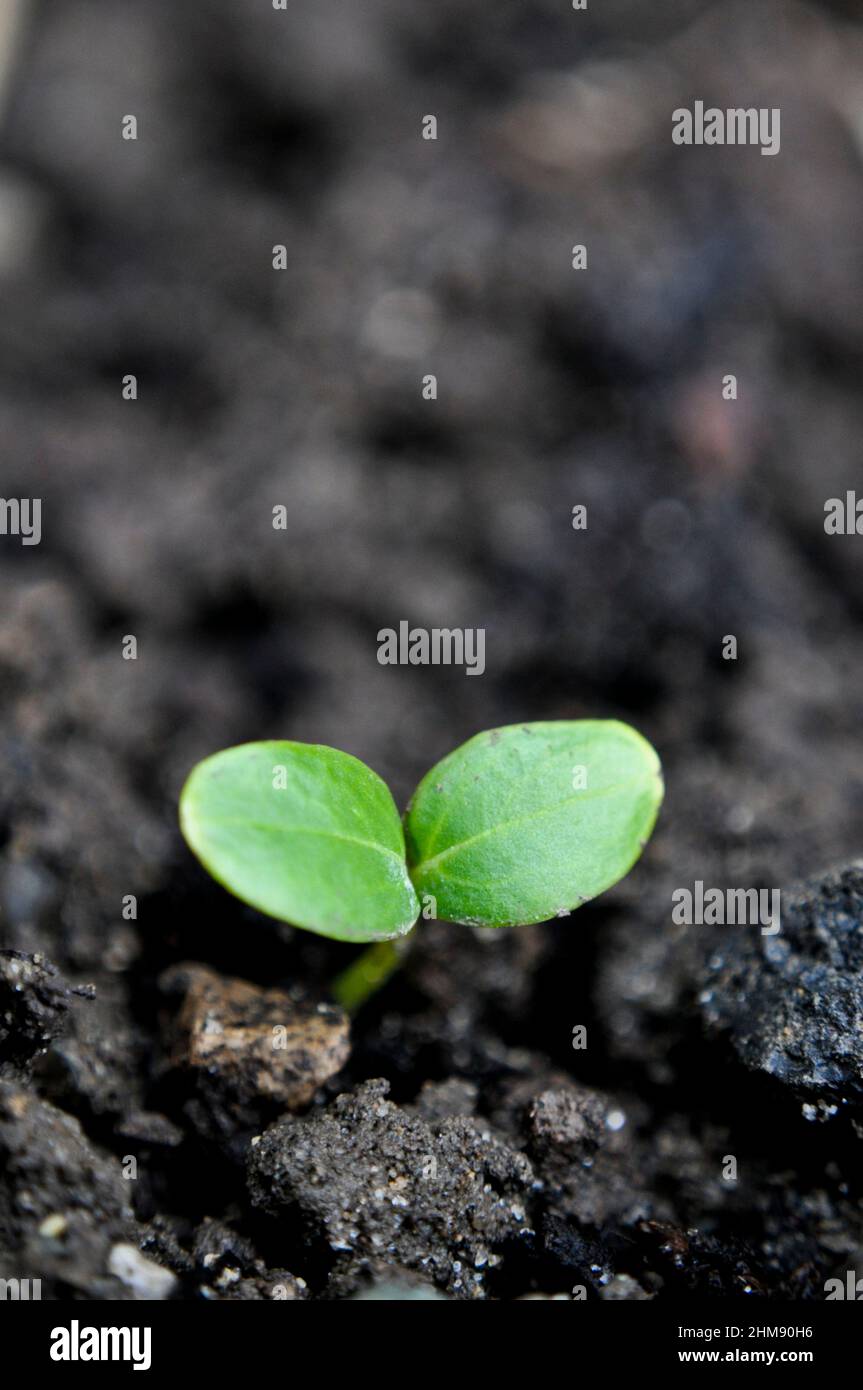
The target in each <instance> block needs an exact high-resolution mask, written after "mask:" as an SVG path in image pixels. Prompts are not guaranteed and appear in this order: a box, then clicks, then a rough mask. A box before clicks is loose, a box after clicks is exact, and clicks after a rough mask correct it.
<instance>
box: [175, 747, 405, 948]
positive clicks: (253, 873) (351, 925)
mask: <svg viewBox="0 0 863 1390" xmlns="http://www.w3.org/2000/svg"><path fill="white" fill-rule="evenodd" d="M180 826H181V829H182V831H183V835H184V836H185V838H186V841H187V843H188V844H189V847H190V848H191V849H192V850H193V851H194V853H195V854H196V855H197V856H198V858H199V859H200V860H201V862H202V863H203V865H204V867H205V868H206V869H208V870H209V872H210V873H211V874H212V875H213V877H214V878H215V879H216V880H217V881H218V882H219V883H221V884H222V885H223V886H224V887H225V888H227V889H229V891H230V892H232V893H234V894H235V895H236V896H237V897H238V898H242V899H243V901H244V902H247V903H250V904H251V906H252V907H256V908H257V909H258V910H259V911H260V912H265V913H267V914H268V915H269V916H270V917H278V918H280V919H282V920H283V921H286V922H291V923H293V924H294V925H295V926H297V927H305V928H307V929H308V930H309V931H315V932H320V933H321V934H322V935H324V936H329V937H334V938H335V939H336V940H341V941H387V940H390V939H391V938H393V937H397V936H403V935H404V934H405V933H406V932H408V931H409V930H410V928H411V927H412V926H413V923H414V922H415V921H416V918H417V914H418V912H419V904H418V902H417V897H416V893H415V892H414V889H413V886H412V884H411V881H410V878H409V876H408V872H407V865H406V863H405V846H404V832H403V829H402V824H401V821H400V819H399V814H398V811H397V809H396V805H395V802H394V801H393V798H392V795H391V793H390V791H389V788H388V787H387V785H386V783H385V782H383V781H382V780H381V779H380V777H378V775H377V774H376V773H374V772H372V770H371V768H368V767H366V765H365V763H362V762H360V761H359V759H358V758H354V757H351V755H350V754H349V753H342V752H339V750H338V749H336V748H325V747H323V746H321V745H318V744H307V743H289V742H284V741H274V742H264V743H245V744H241V745H240V746H239V747H237V748H227V749H225V750H224V751H223V752H221V753H214V754H213V755H212V757H209V758H205V759H204V761H203V762H201V763H198V765H197V767H195V768H194V769H193V771H192V772H191V774H190V776H189V779H188V781H187V782H186V785H185V787H184V788H183V791H182V794H181V797H180Z"/></svg>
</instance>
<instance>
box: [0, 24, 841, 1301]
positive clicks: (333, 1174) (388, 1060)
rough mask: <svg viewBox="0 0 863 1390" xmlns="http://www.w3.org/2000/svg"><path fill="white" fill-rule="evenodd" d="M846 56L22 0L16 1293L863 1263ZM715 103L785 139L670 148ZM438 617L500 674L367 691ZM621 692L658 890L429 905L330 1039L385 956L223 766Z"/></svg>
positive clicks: (7, 143)
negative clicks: (703, 107) (831, 502)
mask: <svg viewBox="0 0 863 1390" xmlns="http://www.w3.org/2000/svg"><path fill="white" fill-rule="evenodd" d="M861 70H863V27H861V20H860V14H859V11H858V9H857V7H856V6H854V5H851V4H849V5H843V4H839V3H834V4H815V3H809V4H796V3H791V0H781V2H780V0H776V3H774V0H759V3H758V4H757V5H755V4H752V3H751V0H739V3H725V2H724V0H723V2H722V3H720V0H714V2H713V3H708V2H707V0H673V3H668V4H666V3H663V4H661V5H659V4H657V5H648V4H646V3H644V0H638V3H635V0H614V3H608V4H603V5H598V4H597V5H591V6H590V10H589V12H588V13H587V14H575V13H573V12H572V11H571V10H570V9H569V7H568V6H567V5H566V4H565V3H561V0H507V2H506V3H496V4H494V5H489V3H487V0H437V3H436V4H434V5H429V4H424V3H419V0H351V3H350V4H345V3H339V2H338V0H293V3H292V4H291V5H290V7H289V11H288V12H286V13H281V12H276V11H273V10H272V8H271V7H270V6H269V5H268V4H265V3H259V4H257V3H251V0H249V2H248V3H243V4H240V5H238V4H237V3H236V0H210V2H209V3H208V4H207V5H200V6H199V5H192V4H189V5H178V4H177V3H176V0H147V4H146V5H142V4H140V3H138V2H137V0H63V3H62V4H50V3H45V4H39V3H35V4H34V5H33V13H32V22H31V24H30V25H29V27H28V28H27V29H26V31H25V33H24V35H23V39H22V47H21V51H20V53H19V56H18V61H17V64H16V66H15V68H14V70H13V73H12V77H11V87H10V92H9V99H8V105H7V111H6V115H5V120H4V124H3V128H2V145H0V158H2V163H0V275H2V278H3V286H2V287H3V299H4V309H3V313H2V315H0V362H2V392H0V426H2V435H3V438H4V441H5V443H4V447H3V455H2V463H0V472H2V493H3V496H4V497H7V498H9V497H22V496H26V497H40V498H41V499H42V540H41V544H39V545H38V546H32V547H25V546H22V545H21V544H20V542H19V539H18V538H17V537H15V536H11V535H7V536H0V582H2V592H3V602H2V604H0V699H2V707H3V718H2V732H0V768H2V776H0V909H2V915H0V929H2V946H3V947H4V954H3V955H2V956H0V1168H2V1174H0V1277H10V1278H25V1277H34V1278H41V1279H42V1281H43V1297H56V1298H61V1299H62V1298H77V1299H92V1298H104V1297H108V1298H134V1297H138V1298H140V1297H149V1298H153V1297H176V1298H200V1297H205V1298H210V1299H252V1298H316V1299H317V1298H347V1297H353V1296H356V1295H358V1294H361V1295H363V1296H368V1295H369V1294H372V1295H374V1294H380V1292H381V1286H382V1285H383V1291H384V1292H385V1293H386V1292H390V1293H392V1290H393V1287H394V1286H395V1287H397V1288H398V1289H399V1290H400V1291H401V1296H405V1297H409V1296H412V1297H417V1296H427V1297H433V1296H435V1293H434V1291H436V1292H437V1295H438V1296H449V1297H453V1296H454V1297H458V1298H498V1299H515V1298H522V1297H528V1296H537V1295H540V1296H546V1297H550V1296H553V1295H558V1296H570V1295H571V1292H572V1290H573V1289H574V1288H576V1287H577V1286H580V1287H581V1288H583V1289H584V1290H585V1291H586V1294H587V1296H588V1297H589V1298H595V1297H602V1298H645V1297H650V1298H655V1299H658V1300H660V1299H661V1300H673V1299H677V1298H683V1297H687V1296H691V1295H693V1294H703V1293H708V1294H714V1295H718V1296H723V1295H730V1294H734V1293H740V1292H742V1291H747V1292H748V1293H750V1294H751V1295H752V1296H753V1297H756V1298H761V1297H774V1298H781V1297H784V1298H792V1299H807V1298H821V1297H823V1289H824V1282H825V1280H826V1279H828V1278H830V1277H832V1276H834V1275H843V1274H844V1271H845V1270H846V1269H848V1268H856V1269H857V1270H860V1269H863V1206H861V1198H863V1183H861V1176H860V1174H861V1163H860V1156H861V1149H860V1143H861V1140H860V1137H859V1135H860V1133H861V1132H863V1130H861V1126H863V1024H861V1019H863V983H861V981H863V945H861V942H863V894H861V884H860V869H859V867H854V862H855V861H857V860H859V857H860V856H861V853H863V747H861V741H860V727H861V691H863V651H861V646H860V640H859V638H860V624H861V617H863V567H861V548H860V547H861V544H863V542H861V540H860V538H859V537H857V536H848V537H845V536H830V535H827V534H825V530H824V524H823V523H824V503H825V501H826V500H827V499H828V498H830V497H834V496H839V497H844V495H845V492H846V490H847V489H853V488H854V487H855V486H857V487H860V486H861V484H860V478H861V471H860V440H861V438H863V398H861V395H860V390H859V382H860V375H861V368H863V313H861V308H863V300H861V292H860V286H861V284H863V240H861V236H860V227H861V226H863V177H861V158H863V146H861V126H860V119H859V110H858V108H859V91H860V80H861ZM696 99H704V100H706V101H708V102H713V103H715V104H716V105H719V106H721V107H726V106H738V105H747V104H750V103H755V104H756V105H759V106H760V105H764V106H768V107H780V108H781V111H782V148H781V152H780V153H779V155H777V156H775V157H772V158H763V157H761V155H760V153H759V152H758V150H757V149H747V148H710V149H708V148H704V147H702V148H691V149H686V148H681V147H678V146H674V145H673V144H672V142H671V138H670V127H671V121H670V113H671V111H672V110H673V109H674V108H675V107H677V106H681V105H691V103H692V102H693V101H694V100H696ZM427 112H429V113H436V114H437V116H438V119H439V123H440V131H439V139H438V141H437V143H432V142H424V141H422V140H421V138H420V125H421V118H422V116H423V114H425V113H427ZM126 113H134V114H136V115H137V117H138V120H139V139H138V140H137V142H126V141H123V140H122V139H121V137H120V123H121V120H122V118H123V116H124V115H125V114H126ZM277 243H283V244H285V245H286V246H287V248H288V268H287V270H285V271H284V272H278V273H277V272H275V271H274V270H273V268H272V248H273V246H274V244H277ZM574 243H584V244H586V245H587V246H588V249H589V269H588V270H587V272H580V273H576V272H574V271H573V270H572V269H571V265H570V262H571V255H572V252H571V248H572V246H573V244H574ZM428 372H434V373H436V374H437V375H438V380H439V399H438V400H437V401H436V402H428V401H424V400H423V399H422V397H421V393H420V385H421V380H422V377H423V376H424V375H425V374H426V373H428ZM728 372H733V373H735V374H736V375H737V376H738V381H739V399H738V400H737V401H736V402H733V403H732V402H726V401H723V399H722V378H723V376H724V375H725V374H726V373H728ZM127 373H135V374H136V375H137V376H138V380H139V399H138V400H137V401H134V402H130V401H124V400H123V399H122V397H121V382H122V378H123V376H124V375H125V374H127ZM578 503H582V504H585V505H587V507H588V515H589V522H588V528H587V530H586V531H583V532H576V531H573V529H572V527H571V513H572V508H573V506H575V505H576V504H578ZM278 505H284V506H286V507H287V514H288V523H287V529H286V530H275V529H274V528H273V526H272V514H273V508H274V507H275V506H278ZM402 618H405V619H408V620H409V621H410V622H412V623H414V624H417V625H420V626H426V627H431V626H444V627H457V626H466V627H484V628H485V629H486V633H487V639H486V641H487V653H486V663H487V665H486V672H485V674H484V675H483V676H482V677H481V678H479V677H478V678H468V677H466V676H465V673H464V672H463V671H461V670H458V669H447V668H437V667H428V668H419V667H382V666H380V665H379V664H378V663H377V660H376V652H377V632H378V630H379V629H381V628H382V627H387V626H393V625H397V624H398V622H399V620H400V619H402ZM129 634H131V635H135V636H136V637H137V640H138V657H137V660H134V661H126V660H124V659H123V658H122V641H123V638H124V637H125V636H126V635H129ZM729 634H732V635H734V636H736V637H737V640H738V659H737V660H736V661H726V660H723V658H722V646H723V639H724V638H725V637H726V636H727V635H729ZM583 716H589V717H605V716H608V717H618V718H623V719H626V720H629V721H631V722H632V723H634V724H635V725H636V726H637V727H638V728H639V729H640V730H642V731H643V732H644V733H645V735H646V736H647V737H649V738H650V739H651V741H652V742H653V743H654V744H655V745H656V747H657V748H658V750H659V751H660V754H661V756H662V760H663V764H664V768H665V776H666V784H667V798H666V802H665V806H664V809H663V812H662V815H661V817H660V821H659V824H658V827H657V830H656V833H655V835H654V838H653V840H652V842H651V844H650V846H649V848H648V851H647V853H646V855H645V857H644V858H643V860H642V861H641V863H640V864H639V865H638V866H637V868H636V870H635V871H634V872H633V873H632V874H631V875H630V877H629V878H627V879H626V880H625V881H624V882H623V883H622V884H621V885H619V887H618V888H617V889H615V890H614V891H613V892H612V893H610V894H608V895H607V896H606V897H603V898H602V899H601V900H599V901H598V902H596V903H594V904H591V905H589V906H587V907H585V908H583V909H581V910H580V911H579V912H578V913H577V914H575V915H574V916H573V917H572V918H570V919H567V920H561V921H555V922H552V923H548V924H545V925H542V926H539V927H530V928H524V929H518V930H513V931H508V932H499V933H494V932H482V931H479V930H472V929H469V928H465V927H459V926H451V925H447V924H444V923H435V924H427V923H423V924H421V927H420V929H419V931H418V933H417V938H416V944H415V948H414V951H413V954H412V955H411V957H410V958H409V961H408V963H407V965H406V967H405V970H404V971H403V973H402V975H401V976H400V977H399V978H397V979H394V980H393V981H392V982H391V983H390V984H389V985H388V986H387V987H386V989H385V990H384V991H383V992H382V993H381V994H380V995H379V996H378V998H377V999H376V1000H375V1001H374V1002H373V1003H372V1004H370V1005H369V1006H368V1007H367V1008H366V1009H365V1010H364V1011H363V1012H362V1013H361V1014H360V1015H359V1017H358V1018H357V1019H356V1020H355V1021H354V1022H353V1024H352V1027H351V1033H350V1043H349V1044H348V1042H347V1040H346V1024H345V1021H344V1019H343V1018H342V1017H341V1015H340V1014H339V1013H338V1011H337V1010H335V1009H334V1008H333V1007H332V1006H331V1005H329V1004H328V1002H327V982H328V981H329V980H330V979H332V977H333V976H334V975H335V974H336V973H338V971H340V970H341V969H343V968H344V967H345V965H346V964H347V962H348V961H349V960H350V959H351V951H350V950H349V949H348V948H347V947H345V946H340V945H338V944H336V943H329V942H327V941H325V940H323V939H320V938H317V937H315V936H313V935H311V934H308V933H303V932H300V931H297V930H294V929H292V928H290V927H287V926H280V925H279V924H277V923H273V922H270V921H268V920H266V919H264V918H262V917H260V916H259V915H258V914H256V913H254V912H252V911H251V910H247V909H245V908H243V907H242V905H240V904H239V903H238V902H236V901H235V900H234V899H232V898H230V897H229V896H228V895H227V894H226V893H224V892H223V891H222V890H221V889H220V888H218V887H217V886H216V885H215V884H214V883H212V882H211V881H210V880H209V879H208V878H207V876H206V875H205V873H204V872H203V871H202V870H201V869H200V868H199V867H198V866H197V865H196V863H195V862H194V861H193V860H192V858H191V856H190V855H189V853H188V851H187V850H186V849H185V847H184V845H183V843H182V841H181V838H180V835H179V832H178V829H177V826H176V815H175V808H176V798H177V794H178V791H179V788H180V786H181V783H182V780H183V778H184V776H185V775H186V773H187V772H188V770H189V769H190V768H191V766H192V765H193V764H194V762H195V761H196V760H197V759H198V758H200V757H202V756H203V755H205V754H207V753H210V752H212V751H214V750H215V749H217V748H220V747H225V746H228V745H230V744H233V743H238V742H242V741H244V740H248V739H256V738H273V737H289V738H295V739H304V740H309V741H313V742H321V743H329V744H333V745H335V746H337V747H340V748H344V749H346V750H348V751H349V752H351V753H354V754H356V755H357V756H359V757H361V758H363V759H364V760H366V761H367V762H368V763H369V764H370V765H371V766H372V767H374V768H375V769H376V770H377V771H378V772H379V773H381V774H382V775H383V776H384V777H385V778H387V780H388V781H389V782H390V784H391V785H392V786H393V789H394V791H395V794H396V796H397V799H399V800H400V802H401V803H402V804H403V803H404V802H405V801H406V800H407V797H408V796H409V794H410V792H411V790H412V789H413V787H414V785H415V784H416V782H417V780H418V779H419V777H420V776H421V775H422V774H423V773H424V772H425V771H426V770H427V768H428V767H429V766H430V765H431V764H432V763H433V762H434V761H435V760H436V759H437V758H438V757H441V756H442V755H443V754H444V753H446V752H448V751H449V750H450V749H451V748H453V747H454V746H456V745H457V744H458V743H459V742H461V741H462V740H463V739H465V738H467V737H469V736H470V735H472V734H474V733H475V732H477V731H478V730H480V729H483V728H489V727H493V726H495V725H501V724H507V723H513V722H517V721H522V720H538V719H554V718H579V717H583ZM697 880H701V881H703V882H704V883H705V884H707V885H716V886H719V887H726V886H741V887H747V888H751V887H755V888H782V889H783V903H786V904H787V905H788V930H787V932H786V931H784V930H783V932H782V933H781V934H780V935H779V936H777V937H762V936H761V935H760V934H758V932H757V930H756V929H752V928H741V927H735V926H724V927H723V926H717V927H710V926H692V927H680V926H677V925H675V924H674V923H673V921H672V893H673V892H674V890H675V889H678V888H681V887H689V888H691V887H692V885H693V883H694V882H695V881H697ZM806 881H808V886H803V887H796V888H795V887H793V885H800V884H804V883H805V882H806ZM130 898H134V900H135V903H134V904H133V905H130ZM91 986H92V988H91ZM281 1024H283V1025H284V1027H285V1029H286V1035H285V1036H286V1039H287V1041H286V1047H285V1052H284V1054H281V1053H279V1052H272V1050H268V1049H267V1048H266V1047H265V1046H264V1045H263V1043H262V1039H263V1038H264V1037H265V1036H266V1035H267V1034H268V1033H269V1032H271V1030H272V1028H273V1027H274V1026H279V1025H281ZM579 1026H582V1027H584V1028H586V1030H587V1032H586V1039H587V1046H586V1048H576V1047H574V1046H573V1042H574V1030H576V1029H577V1028H578V1027H579ZM729 1158H733V1159H735V1160H736V1179H735V1178H729V1176H728V1174H729V1164H728V1159H729ZM731 1167H732V1168H733V1165H731Z"/></svg>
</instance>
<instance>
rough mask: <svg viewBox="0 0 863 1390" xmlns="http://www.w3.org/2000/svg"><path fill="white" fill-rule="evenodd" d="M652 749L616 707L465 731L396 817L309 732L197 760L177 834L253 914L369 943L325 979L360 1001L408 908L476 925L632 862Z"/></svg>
mask: <svg viewBox="0 0 863 1390" xmlns="http://www.w3.org/2000/svg"><path fill="white" fill-rule="evenodd" d="M662 795H663V785H662V772H661V768H660V764H659V759H658V757H657V755H656V753H655V752H654V750H653V748H652V747H651V746H650V744H649V743H648V742H647V741H646V740H645V739H644V738H642V737H641V735H640V734H638V733H636V731H635V730H634V729H631V728H629V726H628V725H626V724H621V723H618V722H616V721H614V720H588V719H585V720H577V721H564V720H560V721H555V722H551V723H538V724H520V725H516V724H513V725H510V726H508V727H507V728H503V729H492V730H490V731H489V732H486V733H482V734H477V735H476V737H475V738H472V739H469V740H468V742H467V743H465V744H462V746H461V747H460V748H457V749H456V750H455V752H453V753H450V754H449V755H448V756H447V757H445V758H444V759H443V761H442V762H439V763H438V764H437V765H436V766H435V767H433V768H432V770H431V771H430V772H428V773H427V774H426V776H425V777H424V778H423V779H422V781H421V782H420V784H419V786H418V787H417V789H416V791H415V793H414V795H413V797H412V799H411V802H410V805H409V806H408V808H407V811H406V812H405V815H404V820H403V821H402V820H401V819H400V817H399V814H398V811H397V809H396V805H395V802H394V801H393V798H392V795H391V793H390V791H389V789H388V787H387V786H386V784H385V783H384V782H383V781H382V780H381V778H380V777H378V776H377V774H376V773H374V772H372V770H371V768H368V767H366V765H365V764H364V763H362V762H360V761H359V759H358V758H354V757H352V756H351V755H350V754H349V753H342V752H340V751H339V750H338V749H336V748H325V747H323V746H321V745H317V744H306V743H289V742H266V743H245V744H241V745H240V746H239V747H237V748H227V749H225V750H224V751H223V752H221V753H214V754H213V756H212V757H209V758H205V759H204V760H203V762H200V763H198V765H197V767H195V768H194V769H193V771H192V773H191V775H190V776H189V779H188V781H187V782H186V785H185V786H184V788H183V791H182V794H181V796H180V825H181V828H182V831H183V834H184V836H185V838H186V841H187V843H188V844H189V846H190V848H191V849H192V850H193V851H194V853H195V854H196V855H197V856H198V858H199V859H200V860H201V862H202V864H203V865H204V866H205V868H207V869H208V870H209V872H210V873H211V874H212V875H213V877H214V878H215V879H216V880H217V881H218V882H219V883H221V884H222V885H223V886H224V887H225V888H227V889H228V890H229V891H230V892H231V893H234V894H235V895H236V896H237V897H238V898H241V899H242V900H243V902H246V903H249V904H250V905H251V906H252V907H255V908H257V909H258V910H259V911H260V912H264V913H266V914H267V915H268V916H270V917H276V918H279V919H280V920H282V921H286V922H291V923H292V924H293V925H294V926H297V927H304V928H305V929H306V930H307V931H314V932H318V933H320V934H321V935H322V936H328V937H332V938H333V939H335V940H338V941H351V942H362V943H369V942H374V943H381V944H379V945H375V946H372V947H371V949H370V950H369V951H366V952H364V953H363V954H362V955H361V956H360V957H359V958H358V959H357V960H356V961H355V962H354V964H353V965H351V966H350V967H349V968H348V970H347V971H345V973H344V974H343V975H342V976H340V977H339V979H338V980H337V981H336V984H335V988H334V993H335V995H336V997H337V998H338V999H339V1002H341V1003H342V1004H343V1005H344V1006H345V1007H347V1008H357V1007H359V1005H360V1004H361V1003H362V1002H363V1001H364V1000H365V999H366V998H367V997H368V995H369V994H370V993H372V991H373V990H374V989H376V988H379V986H380V985H381V984H382V983H383V982H384V980H385V979H386V978H387V977H388V976H389V975H390V974H391V973H392V971H393V969H395V968H396V966H397V965H398V962H399V959H400V955H401V952H400V949H399V946H400V940H401V938H403V937H404V936H406V935H407V933H408V932H410V931H411V929H412V928H413V926H414V925H415V923H416V921H417V918H418V917H419V916H420V914H421V913H422V915H423V916H424V917H426V918H428V917H440V918H443V919H444V920H446V921H450V922H464V923H466V924H468V925H470V926H478V927H512V926H518V925H525V924H527V923H530V922H544V921H546V920H547V919H548V918H550V917H566V916H568V915H569V913H570V912H572V911H573V910H574V909H575V908H578V907H580V906H581V905H582V903H586V902H588V901H589V900H590V899H591V898H595V897H597V896H598V895H599V894H600V893H603V892H605V890H606V888H610V887H611V886H612V884H614V883H617V882H618V880H619V879H621V878H623V876H624V875H625V874H627V873H628V872H629V870H630V869H631V868H632V866H633V864H634V863H635V861H636V860H637V859H638V857H639V855H640V854H641V851H642V850H643V848H644V846H645V844H646V843H647V840H648V838H649V836H650V833H651V831H652V830H653V826H654V823H655V821H656V817H657V814H658V811H659V806H660V803H661V801H662Z"/></svg>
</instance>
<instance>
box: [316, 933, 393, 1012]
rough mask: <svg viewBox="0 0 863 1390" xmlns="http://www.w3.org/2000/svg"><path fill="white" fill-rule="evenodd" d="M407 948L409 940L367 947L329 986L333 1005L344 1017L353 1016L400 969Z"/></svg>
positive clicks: (383, 942)
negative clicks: (334, 1004) (336, 1006)
mask: <svg viewBox="0 0 863 1390" xmlns="http://www.w3.org/2000/svg"><path fill="white" fill-rule="evenodd" d="M410 945H411V936H400V937H398V938H397V939H396V940H395V941H376V942H375V944H374V945H373V946H367V947H366V949H365V950H364V951H361V952H360V954H359V955H358V956H357V958H356V960H354V961H352V962H351V964H350V965H349V966H348V968H347V970H343V971H342V973H341V975H337V976H336V978H335V979H334V980H333V982H332V984H331V985H330V994H331V995H332V996H333V998H334V999H335V1001H336V1003H337V1004H340V1005H341V1007H342V1008H343V1009H344V1010H345V1012H346V1013H349V1014H355V1013H356V1012H357V1011H358V1010H359V1009H361V1008H362V1006H363V1004H365V1003H366V1001H367V1000H369V999H371V997H372V995H373V994H376V993H377V991H378V990H379V989H381V988H382V986H383V985H385V984H386V982H387V980H388V979H389V978H390V976H391V975H394V974H395V972H396V971H397V970H398V969H399V968H400V966H401V964H402V962H403V960H404V958H405V956H406V954H407V952H408V950H409V949H410Z"/></svg>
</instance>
